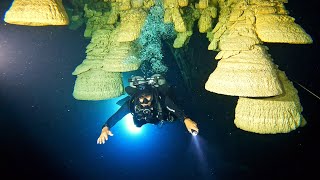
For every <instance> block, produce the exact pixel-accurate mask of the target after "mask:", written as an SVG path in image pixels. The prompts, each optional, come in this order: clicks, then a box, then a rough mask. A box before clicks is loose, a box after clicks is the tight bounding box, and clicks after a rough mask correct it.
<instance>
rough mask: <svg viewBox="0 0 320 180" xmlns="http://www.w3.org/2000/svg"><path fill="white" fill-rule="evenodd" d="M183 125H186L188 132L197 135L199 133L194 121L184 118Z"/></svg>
mask: <svg viewBox="0 0 320 180" xmlns="http://www.w3.org/2000/svg"><path fill="white" fill-rule="evenodd" d="M183 122H184V124H185V125H186V128H187V129H188V131H189V132H190V133H191V134H193V133H194V132H192V130H193V131H196V133H197V134H198V132H199V129H198V126H197V123H195V122H194V121H192V120H191V119H190V118H185V119H184V121H183Z"/></svg>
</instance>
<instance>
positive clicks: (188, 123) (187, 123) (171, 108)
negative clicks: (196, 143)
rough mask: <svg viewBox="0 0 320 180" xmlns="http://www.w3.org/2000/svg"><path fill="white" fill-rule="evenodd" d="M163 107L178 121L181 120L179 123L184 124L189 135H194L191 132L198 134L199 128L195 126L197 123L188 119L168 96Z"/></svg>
mask: <svg viewBox="0 0 320 180" xmlns="http://www.w3.org/2000/svg"><path fill="white" fill-rule="evenodd" d="M165 105H166V108H167V109H168V110H169V111H171V112H173V113H174V115H175V116H176V117H177V118H178V119H181V121H183V122H184V125H185V126H186V128H187V130H188V131H189V132H190V133H191V134H194V132H193V131H196V132H195V133H196V134H198V132H199V128H198V126H197V123H195V122H194V121H193V120H192V119H190V118H188V117H187V116H186V115H185V114H184V112H183V111H182V110H181V109H179V108H178V106H177V105H176V104H175V103H174V102H173V101H172V100H171V99H170V98H169V97H168V96H167V97H166V99H165Z"/></svg>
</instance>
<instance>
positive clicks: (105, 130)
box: [97, 126, 113, 144]
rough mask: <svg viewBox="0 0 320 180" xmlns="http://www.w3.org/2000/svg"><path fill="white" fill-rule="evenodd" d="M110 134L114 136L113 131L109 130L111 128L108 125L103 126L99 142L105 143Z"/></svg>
mask: <svg viewBox="0 0 320 180" xmlns="http://www.w3.org/2000/svg"><path fill="white" fill-rule="evenodd" d="M108 135H109V136H113V134H112V132H111V131H110V130H109V128H108V127H107V126H105V127H104V128H102V130H101V134H100V136H99V138H98V140H97V144H104V143H105V141H107V140H108Z"/></svg>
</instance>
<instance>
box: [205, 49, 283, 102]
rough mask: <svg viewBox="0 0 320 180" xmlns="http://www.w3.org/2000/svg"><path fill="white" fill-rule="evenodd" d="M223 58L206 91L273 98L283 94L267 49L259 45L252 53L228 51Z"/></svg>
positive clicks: (207, 83)
mask: <svg viewBox="0 0 320 180" xmlns="http://www.w3.org/2000/svg"><path fill="white" fill-rule="evenodd" d="M222 52H223V51H222ZM236 53H238V54H236ZM224 55H226V57H224ZM220 56H221V58H222V59H221V60H219V62H218V65H217V67H216V69H215V70H214V71H213V73H211V75H210V76H209V79H208V80H207V82H206V84H205V89H206V90H208V91H210V92H214V93H217V94H224V95H230V96H245V97H269V96H275V95H279V94H281V93H282V88H281V84H280V81H279V80H278V77H277V73H276V67H275V65H274V64H273V62H272V59H271V58H270V55H269V54H268V53H267V50H266V47H264V46H258V45H256V46H254V48H253V49H251V50H243V51H235V52H232V53H230V51H226V53H224V54H220Z"/></svg>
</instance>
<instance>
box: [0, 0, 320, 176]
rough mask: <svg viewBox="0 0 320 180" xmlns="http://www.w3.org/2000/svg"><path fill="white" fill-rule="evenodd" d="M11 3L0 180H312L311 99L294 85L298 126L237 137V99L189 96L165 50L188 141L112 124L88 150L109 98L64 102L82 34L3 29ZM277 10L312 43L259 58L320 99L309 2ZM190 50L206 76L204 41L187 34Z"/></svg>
mask: <svg viewBox="0 0 320 180" xmlns="http://www.w3.org/2000/svg"><path fill="white" fill-rule="evenodd" d="M11 2H12V1H1V2H0V13H1V24H0V133H1V148H0V150H1V153H0V154H1V155H0V162H1V165H2V166H1V169H0V178H1V179H13V178H16V177H18V176H22V177H24V178H34V179H35V178H39V179H40V178H41V179H219V180H220V179H222V180H224V179H297V178H303V179H309V178H308V177H311V176H313V175H314V176H316V177H317V174H318V173H317V171H318V167H317V165H314V164H319V160H320V158H319V157H320V156H319V152H320V151H319V150H320V149H319V148H318V147H317V146H318V143H319V140H318V139H317V138H318V137H319V135H318V132H319V130H318V128H319V118H320V117H319V114H320V113H319V109H320V108H319V107H320V100H319V99H317V98H315V97H314V96H312V95H311V94H310V93H308V92H306V91H305V90H303V89H302V88H301V87H299V86H296V84H294V85H295V87H296V89H297V90H298V92H299V97H300V102H301V105H302V106H303V112H302V114H303V116H304V117H305V119H306V120H307V122H308V124H307V126H306V127H303V128H299V129H297V130H295V131H292V132H291V133H288V134H276V135H259V134H254V133H249V132H245V131H243V130H240V129H237V128H236V127H235V125H234V123H233V118H234V109H235V106H236V102H237V98H236V97H230V96H223V95H218V94H213V93H209V92H206V91H205V90H204V88H203V86H202V87H199V90H198V91H197V92H196V93H194V94H189V93H188V92H187V90H186V89H185V87H184V86H183V85H182V80H181V76H180V75H179V71H178V68H177V65H176V64H175V63H174V62H173V59H172V55H171V54H170V51H169V50H168V49H167V48H166V47H164V52H165V54H164V56H165V57H164V59H165V61H166V63H168V64H169V66H170V70H169V72H168V74H167V76H168V80H169V81H170V82H171V83H172V84H174V85H175V91H176V92H177V93H178V94H179V97H177V98H178V99H179V104H180V105H181V106H182V107H183V108H184V109H186V112H187V114H189V115H190V116H191V117H192V119H194V120H195V121H197V122H198V126H199V128H200V134H199V136H198V137H197V138H196V139H195V138H193V137H191V135H190V134H188V133H187V131H186V129H185V127H184V125H183V124H180V123H173V124H168V125H164V126H163V127H161V128H159V127H154V126H147V127H146V128H144V129H143V130H142V132H141V133H139V134H130V133H129V132H128V131H127V130H126V126H125V124H124V123H123V122H122V123H119V124H118V125H116V126H115V127H114V130H113V133H114V134H115V136H114V137H111V138H110V139H109V141H108V142H107V143H106V144H104V145H97V144H96V139H97V138H98V136H99V134H100V130H101V126H102V124H103V123H104V121H105V120H106V119H107V118H108V117H109V116H110V115H111V114H112V113H114V112H115V111H116V110H117V108H118V106H117V105H115V102H116V101H117V100H118V99H119V98H116V99H112V100H105V101H78V100H75V99H74V98H73V96H72V91H73V86H74V83H75V79H76V77H75V76H72V74H71V73H72V71H73V70H74V69H75V67H76V66H77V65H79V64H80V63H81V62H82V61H83V60H84V58H85V49H86V46H87V44H88V43H89V42H90V41H89V40H88V39H85V38H84V37H83V32H84V28H81V29H79V30H77V31H72V30H69V29H68V28H67V27H26V26H16V25H10V24H6V23H5V22H4V21H3V17H4V13H5V11H6V10H7V9H8V8H9V7H10V3H11ZM308 2H309V3H308ZM286 7H287V9H288V10H289V11H290V13H291V14H290V15H291V16H292V17H294V18H296V23H297V24H299V25H301V26H302V27H303V28H304V29H305V31H306V32H307V33H308V34H310V35H311V36H312V37H313V40H314V43H313V44H311V45H288V44H267V46H268V47H269V48H270V50H269V54H271V55H272V58H273V59H274V62H275V63H276V64H277V65H279V69H280V70H283V71H285V72H286V74H287V76H288V78H289V80H291V81H296V82H299V83H300V84H303V85H304V86H306V87H307V88H308V89H310V90H311V91H312V92H314V93H316V94H318V95H320V90H319V68H320V66H319V60H320V59H319V57H318V52H319V51H320V48H319V47H320V46H319V40H320V27H319V23H318V22H319V18H320V17H319V15H318V12H317V9H316V6H315V2H313V1H304V3H303V4H302V3H301V1H289V3H288V4H286ZM190 44H191V45H193V46H194V48H195V49H196V50H197V51H199V54H201V58H203V61H204V63H208V65H209V66H211V67H210V68H214V67H215V65H216V62H215V61H213V58H214V56H215V53H214V52H208V51H207V50H206V47H207V45H208V42H207V41H206V37H205V35H202V34H199V33H196V32H195V34H194V35H193V37H192V39H191V40H190ZM212 62H213V63H212ZM210 68H208V69H204V75H206V74H207V76H206V77H204V78H207V77H208V75H209V74H210V73H211V71H213V70H214V69H212V70H210ZM130 75H131V74H130V73H127V74H126V75H125V77H129V76H130ZM205 81H206V79H203V82H200V84H202V85H204V83H205Z"/></svg>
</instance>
